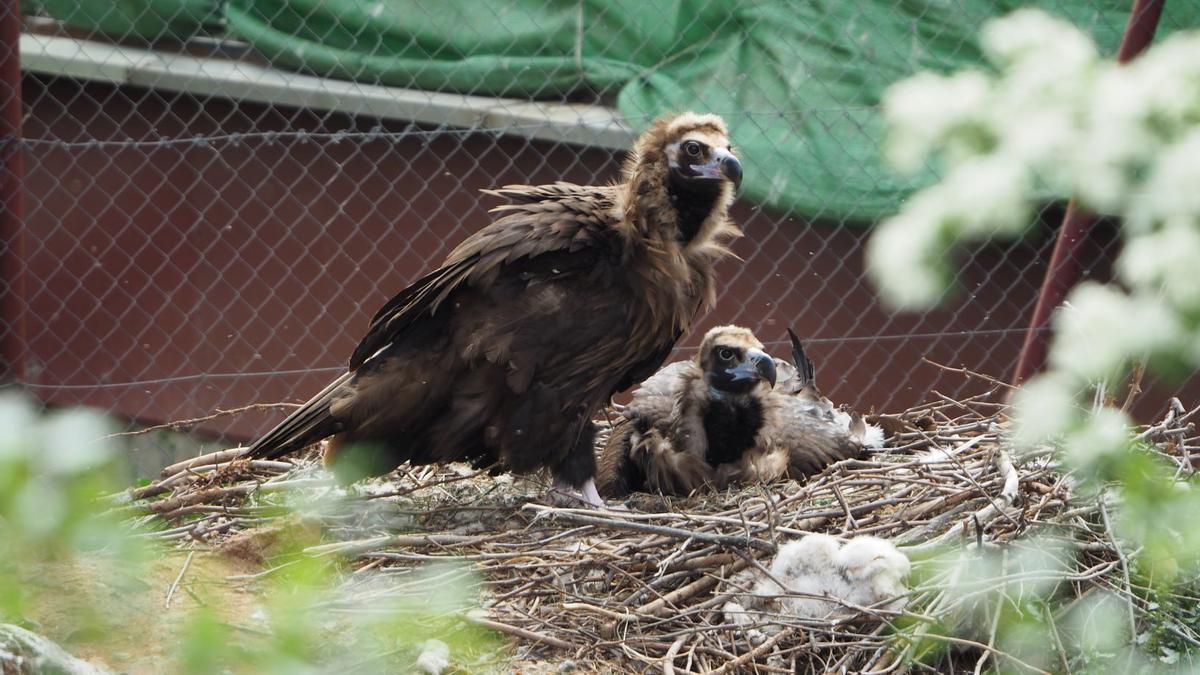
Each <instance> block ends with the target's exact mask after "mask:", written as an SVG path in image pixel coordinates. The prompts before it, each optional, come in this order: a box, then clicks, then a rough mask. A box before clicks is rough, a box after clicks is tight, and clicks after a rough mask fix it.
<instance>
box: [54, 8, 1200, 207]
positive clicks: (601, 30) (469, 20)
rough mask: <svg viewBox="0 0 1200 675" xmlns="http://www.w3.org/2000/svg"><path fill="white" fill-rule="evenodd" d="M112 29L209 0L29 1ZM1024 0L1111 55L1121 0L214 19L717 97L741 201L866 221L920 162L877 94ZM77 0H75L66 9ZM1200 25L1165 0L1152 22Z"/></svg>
mask: <svg viewBox="0 0 1200 675" xmlns="http://www.w3.org/2000/svg"><path fill="white" fill-rule="evenodd" d="M40 2H41V4H42V5H43V6H44V8H45V10H46V11H47V12H49V13H50V14H52V15H54V16H57V17H59V18H62V19H64V20H67V21H70V22H75V23H80V24H82V25H84V26H86V27H91V28H95V29H98V30H102V31H106V32H109V33H123V34H129V33H132V34H135V35H138V36H141V37H149V38H154V37H161V36H173V37H181V36H186V35H189V34H191V33H193V32H195V31H198V30H202V29H204V28H205V27H210V26H211V25H212V24H213V23H214V16H215V14H216V13H217V12H218V11H219V10H217V9H216V0H140V1H138V0H122V1H120V2H115V3H114V2H113V1H112V0H74V1H70V0H40ZM1028 5H1034V6H1039V7H1042V8H1044V9H1047V10H1049V11H1052V12H1054V13H1057V14H1059V15H1062V16H1065V17H1067V18H1069V19H1070V20H1071V21H1072V22H1073V23H1075V24H1076V25H1078V26H1080V27H1082V28H1084V29H1085V30H1087V31H1089V32H1091V33H1092V34H1093V35H1094V36H1095V38H1096V39H1097V41H1098V42H1099V44H1100V45H1101V46H1102V47H1103V49H1104V50H1106V52H1107V53H1109V54H1112V53H1115V50H1116V46H1117V44H1118V43H1119V41H1120V36H1121V32H1122V30H1123V28H1124V25H1125V22H1126V19H1127V17H1128V12H1129V8H1130V5H1131V3H1130V2H1129V0H1033V1H1032V2H1023V1H1018V0H923V1H918V0H858V1H855V2H848V1H847V0H755V1H754V2H748V1H746V0H671V1H668V2H647V1H646V0H590V1H589V0H569V1H568V0H503V1H502V2H478V1H476V0H440V1H439V2H424V1H419V0H229V1H228V3H227V4H226V6H225V7H223V18H224V24H225V29H226V30H227V31H228V32H229V33H232V34H233V35H235V36H237V37H239V38H242V39H244V40H247V41H249V42H250V43H251V44H253V45H254V46H255V47H256V48H257V49H258V50H260V51H261V52H262V53H263V54H264V55H266V56H267V58H269V59H271V60H272V62H274V63H276V64H278V65H279V66H282V67H287V68H296V69H300V70H304V71H308V72H312V73H316V74H320V75H325V76H330V77H338V78H347V79H353V80H357V81H362V82H370V83H379V84H387V85H393V86H398V87H412V88H419V89H428V90H441V91H455V92H464V93H471V94H479V95H495V96H512V97H519V98H541V99H562V98H563V97H569V96H573V95H580V94H583V93H587V94H589V95H592V96H595V95H601V96H608V97H615V101H616V104H617V106H618V107H619V109H620V110H621V113H622V114H623V115H624V116H625V117H626V118H627V119H628V120H629V122H630V124H631V125H632V126H634V127H635V128H641V127H644V126H645V125H647V124H648V123H649V121H650V120H651V119H653V118H654V117H655V116H657V115H659V114H661V113H663V112H666V111H679V110H698V111H714V112H718V113H721V114H722V115H723V116H724V117H725V119H726V120H727V121H728V122H729V124H730V126H731V127H732V135H733V138H734V142H735V143H736V144H737V146H738V147H739V150H740V152H741V155H742V156H743V158H744V160H745V165H746V172H745V173H746V181H745V189H746V193H747V196H748V197H749V198H750V199H753V200H756V201H758V202H761V203H764V204H766V205H768V206H771V207H774V208H777V209H781V210H787V211H791V212H793V213H794V214H797V215H803V216H807V217H821V218H828V219H834V220H843V221H856V222H870V221H872V220H874V219H877V218H879V217H881V216H883V215H886V214H888V213H890V212H892V211H894V210H895V208H896V206H897V205H898V203H899V202H900V201H901V200H902V199H903V198H904V196H905V195H907V194H908V193H910V192H911V191H912V190H913V189H914V188H915V187H916V186H919V185H921V184H923V183H924V182H926V181H928V180H929V179H930V178H931V177H930V176H919V177H917V178H916V179H912V178H903V179H902V178H899V177H897V176H895V175H893V174H892V173H891V172H890V171H889V170H888V169H887V167H886V166H884V164H883V162H882V160H881V157H880V153H879V144H880V139H881V138H882V129H881V122H880V118H879V114H878V111H877V109H876V108H875V106H876V104H877V103H878V101H879V96H880V94H881V92H882V91H883V89H884V88H885V87H886V86H887V85H888V84H889V83H891V82H894V81H896V80H897V79H900V78H902V77H904V76H905V75H907V74H910V73H912V72H914V71H917V70H920V69H925V68H934V69H939V70H950V69H953V68H957V67H959V66H963V65H967V64H972V63H978V62H979V60H980V54H979V52H978V49H977V48H976V46H975V41H974V40H975V38H974V36H975V34H976V33H977V32H978V29H979V26H980V25H981V24H982V23H983V22H984V21H986V20H987V19H988V18H990V17H994V16H999V15H1003V14H1005V13H1007V12H1009V11H1011V10H1013V9H1015V8H1017V7H1021V6H1028ZM72 8H74V9H72ZM1198 24H1200V6H1198V5H1197V3H1195V2H1193V1H1192V0H1188V1H1186V2H1168V3H1167V9H1166V13H1165V15H1164V17H1163V23H1162V27H1161V28H1160V31H1159V35H1160V36H1161V35H1163V34H1165V33H1166V32H1168V31H1170V30H1172V29H1176V28H1180V27H1194V26H1196V25H1198Z"/></svg>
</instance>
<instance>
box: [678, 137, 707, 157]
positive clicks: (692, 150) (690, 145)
mask: <svg viewBox="0 0 1200 675" xmlns="http://www.w3.org/2000/svg"><path fill="white" fill-rule="evenodd" d="M702 149H703V148H701V146H700V144H699V143H697V142H696V141H688V142H687V143H684V144H683V151H684V152H686V153H687V154H688V155H690V156H692V157H699V156H700V150H702Z"/></svg>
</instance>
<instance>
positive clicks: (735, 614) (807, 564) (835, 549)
mask: <svg viewBox="0 0 1200 675" xmlns="http://www.w3.org/2000/svg"><path fill="white" fill-rule="evenodd" d="M909 570H910V564H909V561H908V557H907V556H905V555H904V554H903V553H901V552H900V551H899V550H898V549H897V548H896V547H895V546H893V545H892V544H891V543H890V542H888V541H886V540H883V539H879V538H876V537H871V536H859V537H855V538H854V539H851V540H850V541H849V542H847V543H846V545H845V546H842V545H841V544H839V543H838V541H837V540H836V539H834V538H833V537H831V536H829V535H827V534H810V535H806V536H804V537H803V538H801V539H798V540H795V541H791V542H788V543H786V544H784V545H782V546H780V547H779V551H778V552H777V553H776V554H775V559H774V560H772V561H771V565H770V568H769V570H768V572H769V574H763V573H762V572H760V571H759V570H756V569H748V570H745V571H743V572H740V573H739V574H737V575H735V576H734V577H733V578H732V579H731V580H730V586H731V587H732V588H731V589H730V590H731V591H732V593H731V596H732V597H731V599H730V600H729V601H728V602H726V603H725V605H724V607H723V608H722V610H723V611H724V613H725V618H726V620H728V621H730V622H732V623H735V624H738V625H741V626H750V625H752V624H767V625H766V626H763V627H762V628H747V629H746V637H747V638H748V639H749V640H750V642H751V643H753V644H761V643H762V642H763V641H764V640H765V639H767V638H768V637H769V635H768V634H769V633H773V632H776V631H778V630H779V629H780V628H781V627H782V625H781V623H782V622H781V621H780V619H781V618H786V617H794V618H798V619H829V618H845V617H849V616H853V615H854V614H856V613H857V611H858V610H857V608H858V607H862V608H864V609H868V610H870V609H885V610H892V611H898V610H901V609H903V608H904V605H905V604H906V600H905V595H906V594H907V593H908V588H907V587H906V586H905V583H904V579H905V577H907V576H908V574H909Z"/></svg>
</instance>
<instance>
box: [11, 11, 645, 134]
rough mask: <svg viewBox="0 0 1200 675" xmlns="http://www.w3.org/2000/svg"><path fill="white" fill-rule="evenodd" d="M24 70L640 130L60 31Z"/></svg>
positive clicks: (579, 114) (586, 110)
mask: <svg viewBox="0 0 1200 675" xmlns="http://www.w3.org/2000/svg"><path fill="white" fill-rule="evenodd" d="M21 68H22V70H26V71H29V72H32V73H39V74H42V75H54V76H61V77H74V78H79V79H83V80H94V81H100V82H111V83H113V84H128V85H133V86H138V87H147V88H153V89H165V90H167V91H178V92H186V93H189V94H197V95H202V96H219V97H223V98H229V99H234V100H239V101H254V102H256V103H268V104H278V105H285V106H294V107H298V108H312V109H316V110H332V111H337V112H344V113H349V114H354V115H370V116H373V117H381V118H385V119H394V120H405V121H411V122H418V123H422V124H447V125H450V126H454V127H462V128H474V127H480V128H484V129H488V130H490V131H495V132H498V133H502V134H510V135H515V136H523V137H525V138H535V139H539V140H548V141H559V142H563V143H573V144H576V145H589V146H598V147H604V148H613V149H620V150H623V149H625V148H628V147H629V146H630V144H631V143H632V142H633V139H634V136H635V135H634V133H633V131H632V130H631V129H630V128H629V127H628V126H627V125H626V124H625V122H624V120H623V119H622V118H621V115H620V113H619V112H617V111H616V110H614V109H612V108H607V107H603V106H595V105H576V104H563V103H541V102H533V101H527V100H523V99H508V98H488V97H484V96H465V95H461V94H447V93H441V92H430V91H421V90H415V89H400V88H396V87H382V86H377V85H369V84H357V83H354V82H348V81H345V80H334V79H327V78H322V77H314V76H311V75H302V74H299V73H292V72H288V71H284V70H277V69H274V68H269V67H264V66H260V65H258V64H254V63H247V62H244V61H234V60H227V59H217V58H202V57H196V56H190V55H187V54H175V53H169V52H160V51H155V50H150V49H140V48H136V47H124V46H120V45H114V44H109V43H104V42H98V41H93V40H80V39H76V38H72V37H63V36H55V35H38V34H32V33H24V34H22V35H21Z"/></svg>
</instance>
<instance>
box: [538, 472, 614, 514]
mask: <svg viewBox="0 0 1200 675" xmlns="http://www.w3.org/2000/svg"><path fill="white" fill-rule="evenodd" d="M548 496H549V501H550V502H551V503H553V504H556V505H560V506H580V505H583V506H588V507H591V508H593V509H606V510H608V511H628V510H629V509H628V507H626V506H625V505H624V504H622V503H620V502H616V503H614V504H609V503H606V502H605V501H604V499H602V498H601V497H600V492H599V491H597V490H596V481H594V480H592V479H591V478H589V479H588V481H587V482H586V483H584V484H583V487H582V488H581V489H579V490H576V489H575V488H573V487H571V486H570V485H568V484H566V483H564V482H562V481H555V483H554V487H553V488H551V489H550V494H549V495H548ZM564 502H565V503H564Z"/></svg>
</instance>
